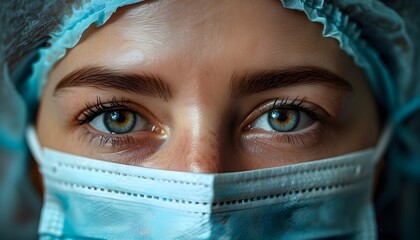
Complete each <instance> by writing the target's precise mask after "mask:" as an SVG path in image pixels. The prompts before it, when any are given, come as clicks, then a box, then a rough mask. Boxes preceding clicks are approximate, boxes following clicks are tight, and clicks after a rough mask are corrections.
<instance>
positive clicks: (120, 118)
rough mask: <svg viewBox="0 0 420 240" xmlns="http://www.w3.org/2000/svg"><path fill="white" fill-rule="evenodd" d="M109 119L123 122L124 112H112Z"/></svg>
mask: <svg viewBox="0 0 420 240" xmlns="http://www.w3.org/2000/svg"><path fill="white" fill-rule="evenodd" d="M111 120H112V121H116V122H125V116H124V114H120V113H119V112H112V113H111Z"/></svg>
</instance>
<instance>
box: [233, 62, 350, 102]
mask: <svg viewBox="0 0 420 240" xmlns="http://www.w3.org/2000/svg"><path fill="white" fill-rule="evenodd" d="M304 84H306V85H309V84H320V85H325V86H327V87H330V88H334V89H338V90H344V91H352V89H353V88H352V86H351V85H350V83H349V82H348V81H346V80H345V79H343V78H342V77H340V76H338V75H336V74H334V73H332V72H331V71H328V70H326V69H323V68H320V67H314V66H297V67H290V68H286V69H281V70H268V71H260V72H256V73H252V74H243V75H239V74H237V73H234V74H233V75H232V80H231V86H230V87H231V97H232V98H234V99H237V98H241V97H244V96H248V95H252V94H255V93H259V92H263V91H267V90H270V89H275V88H286V87H290V86H297V85H304Z"/></svg>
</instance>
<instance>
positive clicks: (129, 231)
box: [28, 128, 388, 239]
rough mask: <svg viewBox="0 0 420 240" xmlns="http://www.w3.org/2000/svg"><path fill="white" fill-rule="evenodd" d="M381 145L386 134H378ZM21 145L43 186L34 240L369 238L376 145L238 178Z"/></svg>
mask: <svg viewBox="0 0 420 240" xmlns="http://www.w3.org/2000/svg"><path fill="white" fill-rule="evenodd" d="M384 138H388V137H383V139H384ZM28 142H29V144H30V146H31V150H32V153H33V154H34V156H35V158H36V159H37V161H38V163H39V165H40V170H41V173H42V176H43V181H44V186H45V196H44V205H43V209H42V216H41V222H40V227H39V234H40V238H41V239H44V238H45V239H63V238H65V239H69V238H70V239H74V238H76V239H78V238H95V239H318V238H346V239H375V238H376V224H375V217H374V213H373V209H372V202H371V197H372V196H371V192H372V176H373V174H374V169H375V164H376V161H377V159H378V157H379V156H380V152H382V151H383V146H384V145H386V144H385V142H386V141H385V140H383V141H381V143H380V144H379V146H378V147H377V148H371V149H366V150H362V151H358V152H353V153H350V154H346V155H342V156H338V157H333V158H328V159H323V160H317V161H312V162H306V163H300V164H295V165H290V166H282V167H275V168H269V169H259V170H253V171H245V172H235V173H222V174H201V173H188V172H175V171H166V170H157V169H149V168H143V167H137V166H127V165H122V164H118V163H113V162H106V161H100V160H95V159H88V158H85V157H81V156H77V155H72V154H68V153H63V152H59V151H56V150H53V149H49V148H43V147H41V146H40V144H39V142H38V139H37V135H36V132H35V130H34V129H33V128H31V129H29V131H28Z"/></svg>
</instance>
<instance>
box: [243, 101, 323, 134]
mask: <svg viewBox="0 0 420 240" xmlns="http://www.w3.org/2000/svg"><path fill="white" fill-rule="evenodd" d="M305 101H306V98H304V99H302V100H297V99H295V100H293V101H291V102H289V101H288V100H287V99H283V100H281V101H279V102H277V100H276V101H275V102H274V104H265V105H264V106H263V107H262V109H261V110H260V111H259V112H260V113H259V114H261V112H264V113H263V114H261V115H260V116H259V117H258V118H256V119H255V120H254V121H253V122H252V123H251V124H249V125H248V129H262V130H265V131H270V132H297V131H300V130H302V129H305V128H307V127H309V126H311V125H312V124H313V123H314V122H315V121H316V120H319V117H318V116H317V114H316V113H315V110H316V109H312V108H308V107H305V106H304V104H305ZM270 105H271V107H270V108H269V109H268V110H264V109H267V106H270Z"/></svg>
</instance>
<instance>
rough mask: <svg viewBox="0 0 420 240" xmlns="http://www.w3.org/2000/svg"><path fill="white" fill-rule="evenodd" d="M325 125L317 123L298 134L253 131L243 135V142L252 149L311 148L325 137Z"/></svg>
mask: <svg viewBox="0 0 420 240" xmlns="http://www.w3.org/2000/svg"><path fill="white" fill-rule="evenodd" d="M324 131H325V130H324V129H323V124H321V123H319V122H315V123H313V124H312V126H310V127H308V128H306V129H304V130H301V131H298V132H268V131H266V130H261V129H251V130H249V131H247V132H245V133H244V134H243V135H242V142H243V143H245V144H246V145H247V146H250V145H252V144H255V146H253V147H252V148H255V147H259V148H266V147H270V146H271V147H275V148H282V149H284V148H290V147H296V148H309V147H312V146H314V145H317V144H319V143H320V142H321V141H322V139H323V136H324ZM249 144H250V145H249Z"/></svg>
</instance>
